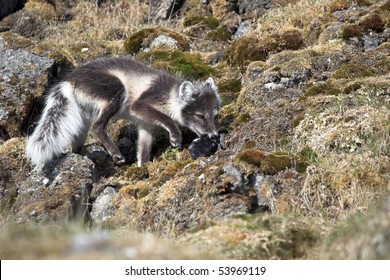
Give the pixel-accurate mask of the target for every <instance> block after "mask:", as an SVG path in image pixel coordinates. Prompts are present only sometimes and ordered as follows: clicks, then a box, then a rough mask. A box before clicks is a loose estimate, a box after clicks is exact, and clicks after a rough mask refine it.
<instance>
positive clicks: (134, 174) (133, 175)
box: [124, 164, 149, 180]
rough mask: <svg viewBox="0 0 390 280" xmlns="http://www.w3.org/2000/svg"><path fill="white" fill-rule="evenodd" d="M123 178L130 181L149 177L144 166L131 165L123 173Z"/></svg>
mask: <svg viewBox="0 0 390 280" xmlns="http://www.w3.org/2000/svg"><path fill="white" fill-rule="evenodd" d="M124 176H125V177H126V178H127V179H130V180H143V179H146V178H148V177H149V172H148V168H147V167H146V165H143V166H141V167H138V166H137V165H136V164H133V165H131V166H130V167H129V168H128V169H127V170H126V171H125V172H124Z"/></svg>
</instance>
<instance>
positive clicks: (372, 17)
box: [359, 13, 385, 32]
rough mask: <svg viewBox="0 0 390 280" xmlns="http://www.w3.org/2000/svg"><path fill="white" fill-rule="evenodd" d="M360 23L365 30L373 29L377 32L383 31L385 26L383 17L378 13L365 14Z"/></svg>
mask: <svg viewBox="0 0 390 280" xmlns="http://www.w3.org/2000/svg"><path fill="white" fill-rule="evenodd" d="M359 24H360V26H361V27H362V28H363V30H364V31H370V30H372V31H375V32H383V30H384V28H385V23H384V22H383V20H382V17H381V16H380V15H379V14H377V13H372V14H369V15H367V16H365V17H364V18H363V19H362V20H361V21H360V23H359Z"/></svg>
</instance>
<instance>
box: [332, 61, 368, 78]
mask: <svg viewBox="0 0 390 280" xmlns="http://www.w3.org/2000/svg"><path fill="white" fill-rule="evenodd" d="M372 75H373V72H372V71H371V69H369V68H368V67H366V66H362V65H357V64H344V65H342V66H341V67H340V68H339V69H337V70H336V71H334V72H333V74H332V78H334V79H356V78H364V77H370V76H372Z"/></svg>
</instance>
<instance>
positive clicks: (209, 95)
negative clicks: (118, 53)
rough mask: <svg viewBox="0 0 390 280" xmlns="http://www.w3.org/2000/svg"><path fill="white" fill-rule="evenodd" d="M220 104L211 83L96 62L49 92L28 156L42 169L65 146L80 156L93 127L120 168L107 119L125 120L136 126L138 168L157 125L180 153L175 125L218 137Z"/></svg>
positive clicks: (125, 63) (121, 62)
mask: <svg viewBox="0 0 390 280" xmlns="http://www.w3.org/2000/svg"><path fill="white" fill-rule="evenodd" d="M219 105H220V100H219V96H218V92H217V87H216V86H215V84H214V81H213V79H212V78H208V79H207V80H206V81H205V82H204V83H199V82H197V83H195V84H193V83H191V82H189V81H180V80H179V79H177V78H175V77H173V76H171V75H169V74H168V73H166V72H164V71H160V70H157V69H153V68H150V67H148V66H146V65H144V64H142V63H139V62H137V61H134V60H132V59H130V58H125V57H123V58H105V59H100V60H97V61H94V62H91V63H89V64H86V65H84V66H81V67H80V68H78V69H76V70H74V71H73V72H72V73H70V74H69V75H68V76H67V77H66V78H65V79H64V80H63V81H61V82H60V83H59V84H57V85H56V86H54V87H53V88H52V89H50V90H49V92H48V94H47V98H46V106H45V109H44V111H43V113H42V116H41V118H40V120H39V122H38V125H37V127H36V129H35V131H34V132H33V134H32V135H31V136H30V138H29V140H28V143H27V148H26V154H27V156H28V157H29V158H30V159H31V161H32V162H33V164H35V165H37V166H39V167H43V166H44V164H45V163H47V162H49V161H51V160H52V159H53V158H54V157H56V156H59V155H60V154H61V153H62V151H63V149H64V148H65V147H66V146H68V145H72V151H73V152H75V153H79V152H80V150H81V148H82V146H83V144H84V142H85V140H86V137H87V134H88V131H89V128H90V126H92V129H93V130H94V132H95V133H96V135H97V137H98V138H99V140H100V141H101V143H102V144H103V146H104V147H105V149H106V150H107V152H108V153H109V154H110V155H111V156H112V159H113V161H114V163H115V164H117V165H121V164H124V163H125V159H124V157H123V155H122V154H121V152H120V151H119V149H118V147H117V146H116V145H115V144H114V142H113V141H112V139H111V137H110V136H109V135H108V133H107V125H108V123H109V121H110V120H111V119H127V120H131V121H133V122H134V123H135V124H136V125H137V127H138V143H137V163H138V165H139V166H140V165H142V164H143V163H144V162H146V161H148V160H149V159H150V152H151V146H152V142H153V134H154V130H155V128H156V127H158V126H159V127H162V128H164V129H165V130H167V131H168V133H169V137H170V142H171V144H172V146H174V147H178V148H180V147H181V139H182V137H181V132H180V130H179V128H178V126H177V124H180V125H182V126H185V127H188V128H189V129H190V130H192V131H193V132H195V133H196V134H197V135H198V136H199V137H200V136H201V135H205V134H207V135H209V136H210V137H211V136H216V135H218V131H217V128H216V118H217V116H218V110H219Z"/></svg>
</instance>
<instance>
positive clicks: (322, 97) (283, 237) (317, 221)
mask: <svg viewBox="0 0 390 280" xmlns="http://www.w3.org/2000/svg"><path fill="white" fill-rule="evenodd" d="M3 2H4V1H2V0H0V3H1V4H3ZM135 2H136V3H133V2H132V1H125V0H116V1H114V0H112V1H111V0H103V1H94V0H72V1H70V0H66V1H60V0H50V1H49V0H27V1H18V0H16V1H8V2H7V5H9V6H4V5H1V7H4V8H1V9H0V10H1V13H0V19H1V21H0V101H1V102H0V258H1V259H14V258H17V259H18V258H28V259H56V258H61V259H62V258H70V259H72V258H92V259H96V258H97V259H106V258H109V259H115V258H120V259H123V258H130V259H135V258H141V259H147V258H153V259H178V258H179V259H180V258H183V259H201V258H222V259H223V258H225V259H389V258H390V253H389V252H390V234H389V233H390V200H389V199H390V198H389V197H390V196H389V190H390V174H389V170H390V1H388V0H387V1H383V0H382V1H379V0H378V1H375V0H359V1H349V0H320V1H310V0H264V1H251V0H241V1H240V0H235V1H227V0H210V1H198V0H183V1H173V0H165V1H154V0H152V1H135ZM122 55H130V56H132V57H134V58H135V59H137V60H140V61H143V62H144V63H146V64H149V65H152V66H153V67H157V68H161V69H165V70H166V71H169V72H171V73H173V74H175V75H179V76H182V77H186V78H189V79H192V80H198V79H199V80H204V79H206V78H207V77H209V76H213V77H214V79H215V81H216V82H217V84H218V87H219V91H220V95H221V98H222V107H221V112H220V118H219V124H220V127H221V130H220V131H221V133H222V134H221V136H222V142H223V146H224V147H225V150H220V151H218V152H217V153H216V154H214V155H212V156H210V157H207V158H204V157H203V158H198V159H196V160H192V159H191V156H190V154H189V152H188V149H187V148H188V145H189V144H190V143H191V141H192V140H193V139H194V135H192V134H191V133H190V132H188V131H186V130H183V135H184V147H185V149H184V150H182V151H178V150H176V149H172V148H170V147H169V140H168V137H167V135H166V134H165V133H164V132H161V133H160V134H159V135H158V137H157V139H156V142H155V144H154V150H153V161H152V162H150V163H148V164H146V165H144V166H143V167H141V168H138V167H136V165H135V164H133V163H134V158H135V146H134V143H135V141H136V135H135V133H134V128H133V127H132V125H131V124H130V123H127V122H124V121H118V122H116V123H112V124H111V127H110V132H111V134H112V135H113V136H114V139H115V141H116V142H117V143H118V146H119V147H120V149H121V151H122V152H123V154H124V155H125V156H126V159H127V161H128V164H126V165H125V166H122V167H116V166H115V165H114V164H113V163H112V161H111V159H110V157H109V156H108V154H107V153H106V151H105V150H104V148H103V147H102V146H101V144H100V143H99V141H98V140H97V139H96V137H95V136H94V135H93V133H91V134H90V135H89V137H88V140H87V143H86V146H85V147H84V148H83V150H82V153H81V155H79V154H72V153H70V152H69V151H65V153H64V155H63V156H62V157H61V158H59V159H58V160H56V162H53V163H52V165H51V166H49V167H48V169H47V170H46V171H45V172H38V171H36V170H33V167H32V166H31V164H30V163H29V162H28V160H27V159H26V158H25V155H24V153H25V152H24V149H25V145H26V139H27V137H28V135H29V134H31V132H32V131H33V130H34V127H35V125H36V121H37V119H38V118H39V116H40V113H41V111H42V104H43V100H44V97H45V92H46V89H47V88H48V87H50V85H52V84H53V83H55V82H57V81H58V80H60V79H61V78H62V77H63V76H64V75H65V74H66V73H68V72H69V71H70V70H72V69H74V68H75V67H77V66H78V65H81V64H83V63H85V62H87V61H90V60H92V59H95V58H99V57H104V56H122ZM210 244H213V246H212V247H213V250H210Z"/></svg>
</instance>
